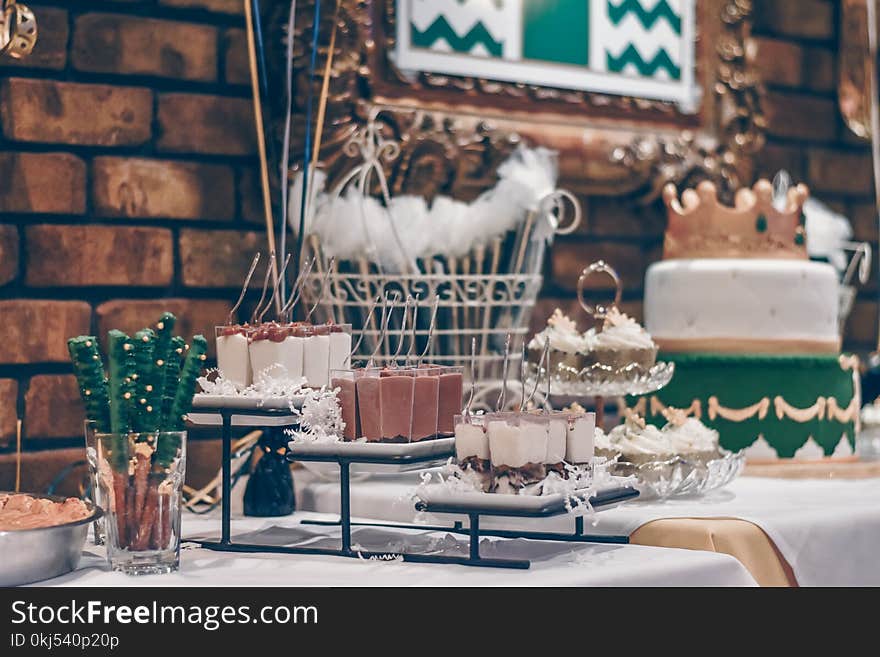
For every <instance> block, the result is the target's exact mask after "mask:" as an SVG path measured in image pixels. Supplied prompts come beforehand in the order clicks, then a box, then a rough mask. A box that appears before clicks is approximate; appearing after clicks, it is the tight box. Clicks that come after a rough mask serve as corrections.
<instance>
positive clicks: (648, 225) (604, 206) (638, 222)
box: [579, 196, 666, 237]
mask: <svg viewBox="0 0 880 657" xmlns="http://www.w3.org/2000/svg"><path fill="white" fill-rule="evenodd" d="M587 203H588V205H587ZM582 205H583V207H585V208H588V211H587V212H585V213H584V219H583V222H582V224H581V227H580V229H579V232H582V233H589V234H592V235H601V236H603V237H660V236H661V235H663V231H664V230H665V229H666V210H665V208H664V206H663V204H662V203H659V202H657V203H652V204H650V205H645V204H640V203H639V202H638V201H636V200H634V199H631V198H630V199H627V198H608V197H601V196H594V197H592V198H590V199H589V200H588V201H587V202H585V199H582Z"/></svg>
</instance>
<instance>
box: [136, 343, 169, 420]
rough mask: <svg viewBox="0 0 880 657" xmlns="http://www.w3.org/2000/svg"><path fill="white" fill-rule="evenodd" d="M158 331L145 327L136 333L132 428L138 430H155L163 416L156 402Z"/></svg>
mask: <svg viewBox="0 0 880 657" xmlns="http://www.w3.org/2000/svg"><path fill="white" fill-rule="evenodd" d="M155 348H156V333H155V331H153V329H143V330H141V331H138V332H137V333H135V334H134V366H135V372H136V374H135V376H134V382H135V386H134V398H133V401H134V413H133V417H132V429H133V430H134V431H137V432H139V433H140V432H144V431H154V430H155V429H157V428H158V426H159V420H160V419H161V417H162V411H161V408H159V404H158V403H156V399H155V394H156V386H157V385H158V382H159V376H160V372H159V371H158V369H157V368H156V364H155Z"/></svg>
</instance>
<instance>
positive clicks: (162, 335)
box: [153, 312, 177, 429]
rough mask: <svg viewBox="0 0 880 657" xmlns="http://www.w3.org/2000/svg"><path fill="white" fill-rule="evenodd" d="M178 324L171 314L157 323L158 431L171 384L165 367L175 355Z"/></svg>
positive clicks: (155, 360)
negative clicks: (174, 344)
mask: <svg viewBox="0 0 880 657" xmlns="http://www.w3.org/2000/svg"><path fill="white" fill-rule="evenodd" d="M175 324H177V318H176V317H175V316H174V315H172V314H171V313H167V312H166V313H162V316H161V317H160V318H159V321H158V322H156V349H155V351H154V353H153V357H154V361H153V362H154V363H155V366H156V375H157V377H156V379H157V381H156V384H155V388H154V391H155V396H154V400H153V405H154V407H155V408H156V426H155V427H153V428H154V429H158V428H160V427H161V426H162V400H163V399H164V398H165V386H166V385H167V384H168V383H169V382H167V381H166V377H165V365H166V364H167V363H168V361H169V360H170V359H171V357H172V355H173V354H174V346H173V339H174V326H175ZM170 385H174V386H176V385H177V380H176V379H175V380H174V381H173V382H170Z"/></svg>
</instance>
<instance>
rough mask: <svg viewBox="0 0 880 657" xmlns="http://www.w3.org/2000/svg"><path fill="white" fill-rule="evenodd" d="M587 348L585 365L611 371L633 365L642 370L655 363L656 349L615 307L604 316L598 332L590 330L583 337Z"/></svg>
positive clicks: (643, 331) (634, 322)
mask: <svg viewBox="0 0 880 657" xmlns="http://www.w3.org/2000/svg"><path fill="white" fill-rule="evenodd" d="M583 337H584V339H585V340H586V342H587V343H588V344H589V346H590V348H589V352H588V353H587V354H586V357H585V359H584V360H585V362H586V363H587V364H589V365H593V364H599V365H602V366H603V367H609V368H612V369H615V370H619V369H623V368H624V367H627V366H628V365H631V364H633V363H634V364H637V365H640V366H641V367H644V368H645V369H648V368H650V367H652V366H653V365H654V363H655V362H656V361H657V345H656V344H655V343H654V341H653V340H652V339H651V336H650V335H649V334H648V332H647V331H646V330H645V329H644V328H642V327H641V326H640V325H639V323H638V322H636V321H635V320H634V319H632V318H631V317H628V316H627V315H624V314H623V313H622V312H620V311H619V310H618V309H617V308H616V307H613V308H611V310H610V311H609V312H608V314H607V315H606V316H605V322H604V325H603V327H602V330H601V331H596V330H595V329H590V330H589V331H588V332H587V333H586V335H584V336H583Z"/></svg>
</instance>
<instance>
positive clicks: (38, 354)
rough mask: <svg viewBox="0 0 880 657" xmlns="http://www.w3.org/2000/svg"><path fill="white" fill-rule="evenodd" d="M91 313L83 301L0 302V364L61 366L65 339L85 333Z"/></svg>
mask: <svg viewBox="0 0 880 657" xmlns="http://www.w3.org/2000/svg"><path fill="white" fill-rule="evenodd" d="M91 315H92V309H91V307H90V306H89V304H87V303H86V302H84V301H50V300H47V299H7V300H3V301H0V317H2V318H3V322H4V324H5V327H6V328H5V330H4V335H3V338H4V339H3V340H2V341H0V363H2V364H4V365H6V364H13V365H14V364H22V363H65V362H67V361H68V359H69V355H68V353H67V339H68V338H69V337H72V336H75V335H83V334H86V333H88V332H89V326H90V324H91Z"/></svg>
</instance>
